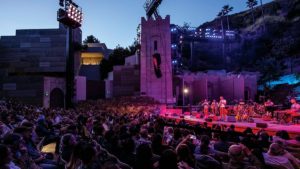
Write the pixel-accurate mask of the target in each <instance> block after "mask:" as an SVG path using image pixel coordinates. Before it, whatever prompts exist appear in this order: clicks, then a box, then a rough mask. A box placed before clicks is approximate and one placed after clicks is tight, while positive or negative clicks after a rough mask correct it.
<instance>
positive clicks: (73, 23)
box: [57, 0, 83, 108]
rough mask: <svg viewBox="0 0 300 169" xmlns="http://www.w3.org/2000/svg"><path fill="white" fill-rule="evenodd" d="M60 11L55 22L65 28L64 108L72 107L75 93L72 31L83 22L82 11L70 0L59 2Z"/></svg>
mask: <svg viewBox="0 0 300 169" xmlns="http://www.w3.org/2000/svg"><path fill="white" fill-rule="evenodd" d="M59 5H60V6H61V8H60V9H58V11H57V21H59V22H60V23H62V24H64V25H65V26H66V27H67V30H68V31H67V56H66V71H65V79H66V94H65V107H66V108H72V107H73V99H74V92H75V90H76V89H75V87H74V86H75V83H74V49H73V38H72V36H73V33H72V32H73V29H76V28H79V27H81V24H82V21H83V13H82V9H81V8H80V7H79V6H78V5H77V4H76V3H74V2H73V1H72V0H59Z"/></svg>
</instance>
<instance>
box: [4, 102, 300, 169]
mask: <svg viewBox="0 0 300 169" xmlns="http://www.w3.org/2000/svg"><path fill="white" fill-rule="evenodd" d="M158 110H159V104H158V103H157V102H156V101H155V100H153V99H151V98H148V97H123V98H118V99H112V100H97V101H85V102H81V103H78V105H77V106H76V108H75V109H70V110H65V109H60V108H51V109H44V108H40V107H35V106H28V105H23V104H21V103H18V102H14V101H12V100H7V101H4V102H2V104H1V105H0V169H19V168H20V169H65V168H66V169H130V168H133V169H212V168H213V169H222V168H224V169H246V168H256V169H261V168H267V167H271V168H285V169H296V168H300V161H299V156H300V136H299V137H296V138H295V139H290V137H289V134H288V133H287V132H286V131H279V132H277V133H276V136H274V137H273V139H271V138H272V137H270V136H269V135H268V133H267V132H266V131H263V130H261V131H259V132H258V133H257V134H256V135H255V134H254V132H253V131H252V129H251V128H247V129H246V130H245V131H244V132H241V133H239V132H237V131H235V126H234V125H231V126H228V127H227V126H224V125H222V126H220V125H214V126H212V127H210V126H209V125H208V124H207V123H204V124H203V125H201V124H194V125H190V124H189V123H187V122H186V121H184V120H181V121H175V120H171V119H165V118H163V117H160V116H159V113H158Z"/></svg>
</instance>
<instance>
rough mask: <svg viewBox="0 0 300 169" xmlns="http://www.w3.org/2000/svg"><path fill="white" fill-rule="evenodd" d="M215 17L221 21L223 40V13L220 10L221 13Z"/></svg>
mask: <svg viewBox="0 0 300 169" xmlns="http://www.w3.org/2000/svg"><path fill="white" fill-rule="evenodd" d="M217 16H218V17H219V18H220V20H221V29H222V36H223V39H224V38H225V36H224V24H223V17H224V16H225V14H224V11H223V10H221V11H220V12H219V13H218V15H217Z"/></svg>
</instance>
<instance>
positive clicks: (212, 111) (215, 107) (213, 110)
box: [210, 100, 218, 115]
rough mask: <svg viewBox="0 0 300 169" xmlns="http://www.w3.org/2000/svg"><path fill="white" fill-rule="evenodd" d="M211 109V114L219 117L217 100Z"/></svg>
mask: <svg viewBox="0 0 300 169" xmlns="http://www.w3.org/2000/svg"><path fill="white" fill-rule="evenodd" d="M210 109H211V113H212V114H213V115H217V111H218V102H217V101H216V100H213V101H212V102H211V105H210Z"/></svg>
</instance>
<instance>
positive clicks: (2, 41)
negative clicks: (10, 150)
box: [0, 25, 82, 106]
mask: <svg viewBox="0 0 300 169" xmlns="http://www.w3.org/2000/svg"><path fill="white" fill-rule="evenodd" d="M66 34H67V30H66V28H65V27H64V26H63V25H60V26H59V28H58V29H24V30H17V31H16V35H15V36H1V37H0V97H11V98H15V99H17V100H20V101H23V102H25V103H30V104H35V105H40V106H42V105H47V104H46V103H48V101H47V99H46V100H44V97H45V96H46V95H47V93H48V92H49V93H48V94H49V95H50V92H51V90H49V89H48V88H47V87H45V86H44V85H45V84H47V83H48V82H47V81H49V80H47V79H48V78H49V76H51V77H52V78H54V79H59V80H58V81H60V82H59V85H58V86H61V84H64V82H62V81H64V79H63V78H64V73H65V67H66ZM81 37H82V35H81V30H80V29H76V30H74V33H73V40H74V41H75V42H81ZM74 57H75V65H74V66H75V73H76V72H78V68H79V65H80V53H79V52H78V51H77V52H75V56H74ZM44 77H45V79H46V80H45V81H44ZM55 81H56V80H55ZM51 86H53V85H51ZM46 89H47V90H46ZM63 91H64V89H63Z"/></svg>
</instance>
